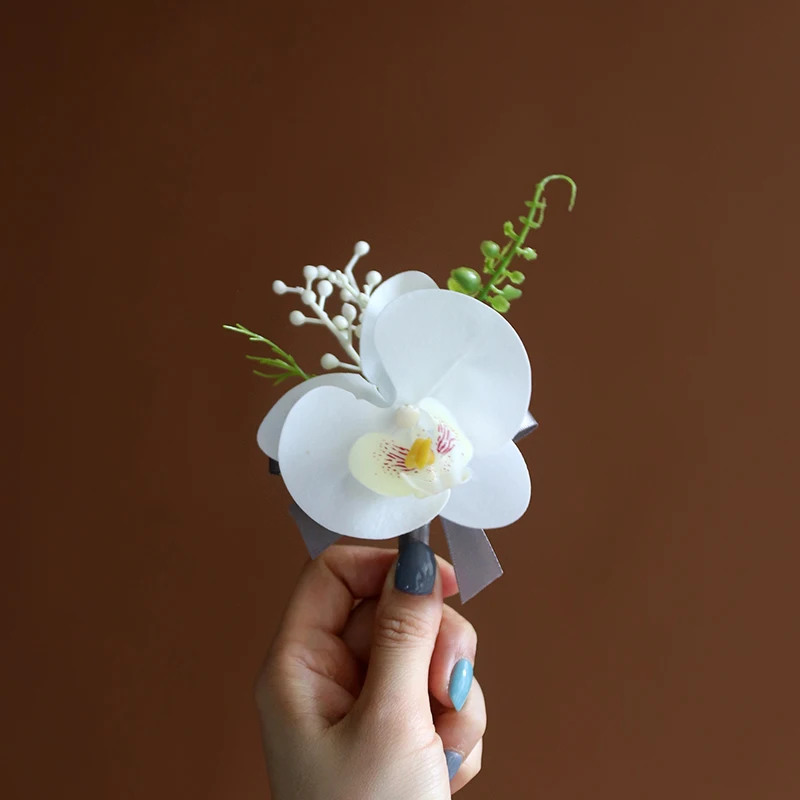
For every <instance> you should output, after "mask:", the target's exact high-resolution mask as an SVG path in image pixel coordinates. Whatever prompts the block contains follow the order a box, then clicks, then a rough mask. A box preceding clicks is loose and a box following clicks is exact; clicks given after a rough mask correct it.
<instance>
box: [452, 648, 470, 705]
mask: <svg viewBox="0 0 800 800" xmlns="http://www.w3.org/2000/svg"><path fill="white" fill-rule="evenodd" d="M471 688H472V663H471V662H470V661H469V660H468V659H466V658H462V659H461V660H460V661H459V662H457V663H456V665H455V666H454V667H453V671H452V672H451V673H450V686H448V687H447V693H448V694H449V695H450V700H451V701H452V703H453V708H455V710H456V711H461V709H462V708H464V703H466V702H467V695H468V694H469V690H470V689H471Z"/></svg>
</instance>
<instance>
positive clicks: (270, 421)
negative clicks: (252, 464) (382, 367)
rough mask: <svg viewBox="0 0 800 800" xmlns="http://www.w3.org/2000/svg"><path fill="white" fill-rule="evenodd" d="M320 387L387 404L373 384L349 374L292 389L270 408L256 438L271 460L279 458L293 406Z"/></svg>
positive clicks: (325, 377) (333, 375)
mask: <svg viewBox="0 0 800 800" xmlns="http://www.w3.org/2000/svg"><path fill="white" fill-rule="evenodd" d="M321 386H337V387H339V388H341V389H346V390H347V391H348V392H350V393H351V394H353V395H355V396H356V397H359V398H361V399H364V400H369V401H370V402H372V403H374V404H375V405H384V400H383V398H382V397H381V396H380V395H379V394H378V392H377V390H376V389H375V387H374V386H372V384H370V383H368V382H367V381H365V380H364V379H363V378H362V377H361V376H360V375H351V374H349V373H347V372H332V373H330V374H329V375H318V376H317V377H316V378H310V379H309V380H307V381H303V382H302V383H300V384H298V385H297V386H293V387H292V388H291V389H289V391H288V392H286V394H284V395H283V396H282V397H281V398H280V400H278V402H277V403H275V405H274V406H272V408H271V409H270V411H269V413H268V414H267V416H266V417H264V419H263V421H262V422H261V425H260V426H259V428H258V434H257V436H256V439H257V441H258V446H259V447H260V448H261V449H262V450H263V451H264V452H265V453H266V454H267V455H268V456H269V457H270V458H274V459H277V458H278V442H279V440H280V437H281V429H282V428H283V424H284V422H285V421H286V417H287V415H288V414H289V412H290V411H291V410H292V406H294V404H295V403H296V402H297V401H298V400H299V399H300V398H301V397H303V395H306V394H308V393H309V392H310V391H313V390H314V389H319V388H320V387H321Z"/></svg>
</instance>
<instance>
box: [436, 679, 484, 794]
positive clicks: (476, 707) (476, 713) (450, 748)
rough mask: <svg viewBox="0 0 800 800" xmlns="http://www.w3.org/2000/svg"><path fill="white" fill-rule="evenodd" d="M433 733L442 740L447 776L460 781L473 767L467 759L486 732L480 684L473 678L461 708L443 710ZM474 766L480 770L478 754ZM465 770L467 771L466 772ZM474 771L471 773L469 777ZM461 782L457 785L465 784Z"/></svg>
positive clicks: (472, 763)
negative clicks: (457, 709) (469, 690)
mask: <svg viewBox="0 0 800 800" xmlns="http://www.w3.org/2000/svg"><path fill="white" fill-rule="evenodd" d="M434 724H435V726H436V732H437V733H438V734H439V737H440V738H441V740H442V745H443V746H444V750H445V755H446V756H447V766H448V770H449V771H450V779H451V781H454V780H455V779H456V778H457V779H458V780H459V781H461V780H462V778H463V777H464V775H465V774H469V773H470V770H471V769H472V768H473V767H474V766H475V761H472V762H471V764H470V758H471V756H472V754H473V753H474V751H475V749H476V747H478V746H479V743H480V742H481V741H482V740H483V735H484V733H486V701H485V699H484V696H483V691H482V690H481V687H480V684H479V683H478V682H477V681H475V682H474V683H473V686H472V691H471V692H470V693H469V697H467V700H466V702H465V703H464V706H463V707H462V709H461V711H456V710H455V709H452V708H447V709H445V710H443V711H442V712H441V713H440V714H438V716H437V717H436V719H435V720H434ZM477 767H478V769H480V754H479V755H478V760H477ZM465 770H466V772H465ZM476 772H477V770H476V771H475V773H472V774H471V775H470V777H472V776H473V775H474V774H476ZM465 783H466V781H463V782H462V783H461V784H460V785H461V786H463V785H465Z"/></svg>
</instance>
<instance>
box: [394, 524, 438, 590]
mask: <svg viewBox="0 0 800 800" xmlns="http://www.w3.org/2000/svg"><path fill="white" fill-rule="evenodd" d="M435 584H436V556H435V555H434V554H433V550H431V549H430V547H428V545H427V544H425V542H421V541H420V540H419V539H412V538H411V537H410V536H401V537H400V555H399V556H398V557H397V568H396V570H395V573H394V585H395V587H396V588H398V589H399V590H400V591H401V592H405V593H406V594H430V593H431V592H432V591H433V587H434V585H435Z"/></svg>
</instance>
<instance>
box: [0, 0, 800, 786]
mask: <svg viewBox="0 0 800 800" xmlns="http://www.w3.org/2000/svg"><path fill="white" fill-rule="evenodd" d="M757 9H758V10H757ZM798 25H800V6H798V4H797V3H796V2H793V0H786V2H767V3H764V4H761V5H758V6H756V5H755V4H751V3H745V2H739V1H738V0H736V2H732V3H731V2H726V3H723V2H716V1H715V2H705V3H702V2H699V3H698V2H696V1H695V2H684V1H683V0H679V2H677V3H672V4H667V5H665V4H656V3H636V2H624V0H613V1H612V2H606V3H596V2H590V1H589V0H584V2H562V3H535V2H529V3H521V2H520V3H488V2H484V3H478V2H463V1H462V2H460V3H423V2H407V3H400V4H394V3H384V2H372V3H354V2H345V3H330V2H295V3H291V4H289V3H280V4H279V3H264V2H232V3H225V4H223V3H210V2H209V3H206V2H183V3H172V4H165V3H153V2H141V1H140V2H136V3H133V2H116V3H100V2H96V3H90V4H67V3H50V4H43V5H42V4H38V5H35V4H30V5H28V6H25V7H24V8H20V9H17V10H16V11H13V12H10V14H8V13H7V15H6V16H5V18H4V20H3V28H4V34H3V35H4V37H5V39H6V41H5V43H4V46H3V48H2V51H3V53H4V55H5V58H6V60H7V65H6V68H5V69H4V82H5V83H6V84H7V86H6V91H5V93H4V96H5V102H4V112H5V113H4V114H3V119H4V125H3V128H4V130H3V134H2V135H3V139H4V144H3V167H2V169H3V172H4V176H5V177H4V186H5V188H6V190H7V193H6V199H7V202H8V206H7V210H6V212H5V213H4V215H3V217H4V218H3V227H4V229H5V231H6V233H5V235H4V237H3V238H4V242H5V244H4V246H3V250H4V255H3V277H4V281H3V285H4V289H3V295H4V302H5V304H6V305H7V306H8V308H7V311H6V315H5V321H6V322H7V323H8V324H7V326H6V330H7V333H6V337H5V339H6V346H7V347H8V349H9V355H8V357H7V358H6V359H5V361H6V371H5V377H6V382H5V392H4V393H5V394H6V395H7V398H8V399H10V400H11V401H12V402H13V407H12V408H11V410H10V412H9V413H8V415H7V416H6V420H5V428H6V433H5V437H6V438H9V437H10V440H11V447H10V448H8V449H7V451H6V452H7V453H9V454H10V456H11V461H12V476H13V478H12V482H11V483H10V484H7V485H9V486H10V487H11V490H12V491H11V492H10V494H11V495H12V498H13V500H14V501H15V505H14V507H13V508H12V512H13V513H12V516H11V520H12V525H11V526H10V528H9V530H7V535H6V538H7V544H6V546H5V547H4V550H5V553H6V556H5V557H4V558H3V560H2V569H3V586H4V590H5V592H4V594H6V596H7V599H8V601H9V602H8V604H7V606H6V610H7V612H8V614H7V622H6V624H5V627H4V639H5V645H6V647H4V650H5V656H4V659H3V661H4V665H3V669H4V674H5V676H6V677H4V679H3V681H2V683H3V686H2V692H3V695H4V697H5V700H4V705H3V708H4V710H5V713H6V715H7V719H8V720H9V722H8V723H6V724H4V725H3V728H4V730H5V732H6V734H8V738H9V742H8V743H7V744H6V745H5V746H4V750H3V759H2V760H3V761H4V762H5V764H6V767H8V768H9V769H7V770H5V771H7V773H8V778H7V782H8V786H9V789H10V791H4V792H3V795H4V796H5V797H9V796H10V797H13V798H17V797H19V798H23V797H25V798H28V797H30V798H34V797H35V798H40V797H41V798H44V797H56V796H59V797H82V798H116V800H127V798H165V799H166V798H170V799H171V798H176V797H202V798H209V799H210V800H222V798H263V797H265V796H266V795H267V789H266V780H265V776H264V772H263V767H262V763H261V754H260V751H259V742H258V734H257V726H256V721H255V715H254V710H253V704H252V700H251V684H252V680H253V677H254V675H255V672H256V669H257V667H258V664H259V661H260V659H261V656H262V654H263V652H264V650H265V647H266V645H267V643H268V641H269V639H270V637H271V635H272V633H273V631H274V630H275V626H276V622H277V619H278V615H279V613H280V610H281V608H282V606H283V604H284V602H285V600H286V598H287V596H288V594H289V592H290V590H291V588H292V585H293V583H294V581H295V578H296V576H297V574H298V571H299V570H300V569H301V567H302V565H303V563H304V560H305V557H304V553H303V549H302V546H301V543H300V541H299V539H298V536H297V535H296V534H295V531H294V530H293V529H292V527H291V525H290V522H289V520H288V518H287V515H286V508H287V496H286V493H285V490H284V489H283V486H282V485H281V483H280V481H279V480H276V479H270V478H269V476H268V475H267V464H266V460H265V458H264V457H263V456H262V455H261V453H260V452H259V451H258V450H257V448H256V444H255V431H256V428H257V426H258V423H259V421H260V419H261V417H262V415H263V414H264V413H265V411H266V410H267V409H268V407H269V405H270V404H271V403H272V402H273V401H274V400H275V399H276V397H277V396H278V394H277V392H276V391H275V390H273V389H271V388H270V387H269V386H268V385H267V384H266V383H265V382H263V381H260V380H259V379H257V378H255V377H253V376H251V375H250V374H249V371H248V365H247V364H246V362H245V361H244V360H243V355H244V353H245V352H246V351H247V344H246V342H245V341H244V340H240V339H238V338H237V337H235V336H234V335H233V334H226V333H223V331H222V330H221V325H222V323H224V322H235V321H241V322H244V323H247V324H249V325H251V326H252V327H254V328H256V329H257V330H259V331H262V332H267V333H269V334H271V335H273V336H274V337H275V338H276V339H278V340H279V341H281V342H286V341H289V340H290V339H292V337H293V336H295V334H296V330H295V329H293V328H291V326H290V325H289V323H288V320H287V315H288V312H289V310H290V309H291V307H292V303H291V302H290V300H289V299H288V298H277V297H275V296H274V295H273V294H272V293H271V292H270V285H271V282H272V281H273V280H274V279H275V278H277V277H283V276H289V275H295V274H296V273H297V270H298V269H299V268H300V267H302V265H303V264H305V263H314V264H317V263H327V264H330V265H334V266H335V265H341V264H342V263H343V261H344V260H345V259H346V258H347V255H348V254H349V252H350V249H351V247H352V244H353V242H354V241H355V240H357V239H359V238H364V239H367V240H369V241H370V242H371V244H372V247H373V251H372V254H371V255H370V256H369V258H368V261H366V262H364V264H365V266H368V267H369V268H374V269H378V270H381V271H383V272H384V273H385V274H388V273H391V272H394V271H397V270H401V269H405V268H419V269H422V270H426V271H429V272H431V273H432V274H433V275H435V276H436V277H437V278H439V279H441V280H444V279H445V277H446V275H447V273H448V272H449V270H450V269H452V268H453V267H456V266H459V265H460V264H464V263H466V264H472V265H473V266H474V265H475V264H476V263H477V261H478V259H479V255H478V251H477V245H478V243H479V241H480V240H481V239H483V238H486V237H495V236H498V235H499V234H500V225H501V223H502V221H503V220H504V219H506V218H509V217H512V216H514V215H515V214H517V213H519V212H520V211H521V210H522V207H521V203H522V201H523V200H525V199H526V198H527V197H529V196H530V195H531V193H532V189H533V185H534V183H535V182H536V180H538V179H539V178H540V177H541V176H543V175H544V174H546V173H548V172H555V171H565V172H568V173H570V174H571V175H573V176H574V178H575V179H576V180H577V182H578V184H579V187H580V190H579V195H578V203H577V206H576V209H575V211H574V213H573V214H572V215H569V214H568V213H567V212H566V207H565V205H566V200H567V192H566V191H565V189H564V188H561V187H557V186H556V187H554V188H553V190H552V192H550V208H549V216H548V219H547V222H546V225H545V228H544V229H543V230H542V231H541V233H539V234H537V235H536V236H535V242H534V246H536V247H537V248H538V250H539V252H540V259H539V261H538V262H537V263H536V264H535V265H531V269H530V270H529V278H528V281H527V283H526V284H525V296H524V298H523V300H521V301H520V302H519V303H518V304H517V305H516V307H515V308H514V310H513V312H512V315H511V320H512V322H513V323H514V324H515V325H516V326H518V328H519V330H520V332H521V334H522V336H523V338H524V340H525V341H526V343H527V345H528V347H529V350H530V354H531V358H532V362H533V365H534V375H535V390H534V409H535V412H536V415H537V417H539V419H540V420H541V423H542V425H541V429H540V431H539V432H538V433H537V434H536V435H535V436H534V437H531V438H530V439H529V440H527V441H526V442H525V445H524V448H523V449H524V452H525V455H526V457H527V460H528V463H529V466H530V469H531V472H532V476H533V481H534V496H533V502H532V505H531V509H530V511H529V513H528V514H527V516H526V517H525V519H524V520H523V521H522V522H520V523H519V524H517V525H515V526H514V527H513V528H511V529H508V530H505V531H499V532H497V533H496V534H495V535H494V536H493V541H494V542H495V544H496V547H497V550H498V553H499V555H500V557H501V559H502V560H503V562H504V563H505V565H506V568H507V572H506V576H505V577H504V578H503V579H502V581H501V582H499V583H497V584H495V585H494V586H493V587H491V588H490V589H489V590H487V591H486V592H485V593H484V594H483V595H481V596H480V597H479V598H477V599H476V600H475V601H473V602H472V603H470V604H469V605H468V606H467V607H466V613H467V615H468V616H469V617H470V619H471V620H472V621H473V622H474V623H475V625H476V627H477V628H478V631H479V634H480V637H481V647H480V653H479V659H478V664H477V673H478V675H479V676H480V678H481V680H482V682H483V685H484V686H485V690H486V694H487V696H488V702H489V711H490V727H489V732H488V738H487V745H486V752H485V760H484V763H485V767H484V771H483V773H482V774H481V775H480V777H479V778H478V779H477V780H476V781H475V782H474V785H473V786H471V787H469V788H468V789H466V790H465V791H464V793H463V797H464V798H465V799H466V798H490V797H498V796H502V797H524V798H527V797H531V798H537V797H541V798H548V799H549V800H556V799H557V798H558V799H559V800H561V799H562V798H563V799H565V800H567V799H570V800H571V799H572V798H575V799H579V798H616V799H617V800H621V799H622V798H625V799H627V798H631V800H633V799H634V798H636V799H637V800H638V799H639V798H649V799H650V800H659V799H660V798H678V797H680V798H698V799H699V798H702V800H708V798H717V797H719V798H722V797H724V798H768V799H769V800H773V799H774V800H783V799H784V798H786V799H788V798H792V797H796V796H797V795H798V792H800V723H799V722H798V712H800V703H798V692H797V688H796V682H797V676H798V674H800V659H798V650H797V634H798V624H797V617H798V614H797V612H798V591H797V589H796V586H795V576H796V572H797V563H798V559H797V556H798V547H797V543H796V539H797V533H798V529H799V526H798V525H797V524H796V519H795V515H794V514H792V513H790V512H791V510H792V507H793V503H791V502H790V501H789V498H781V496H780V491H781V490H782V489H783V490H786V489H790V490H791V489H792V487H793V485H794V484H795V482H796V461H795V459H794V457H790V456H789V455H787V454H785V453H784V452H783V450H782V449H781V440H783V439H785V438H786V436H787V435H788V427H787V426H786V425H783V426H782V427H781V429H780V430H779V431H776V432H774V433H773V431H772V427H773V426H771V425H770V422H774V421H775V420H776V419H778V417H779V414H780V408H779V406H778V398H781V397H782V398H785V397H786V395H785V393H784V392H783V391H781V392H778V391H777V389H776V385H775V384H776V382H777V380H778V378H779V376H782V375H787V374H791V373H793V372H795V371H796V370H797V359H796V352H795V350H796V348H795V343H796V342H797V334H796V329H795V328H794V321H795V314H794V307H795V306H796V300H797V288H798V286H797V281H796V279H794V278H793V277H792V276H791V275H790V269H791V271H792V272H794V271H795V269H794V264H795V263H796V260H797V259H796V251H797V243H796V240H795V238H794V237H791V236H790V233H791V232H793V227H795V225H794V220H795V218H796V214H797V211H798V208H797V202H796V196H797V194H796V188H795V187H796V183H795V182H796V181H797V179H798V177H800V176H799V175H798V156H797V143H798V138H799V137H798V133H800V128H799V127H798V118H797V109H796V104H797V95H796V89H797V78H798V67H799V66H800V57H798V46H797V33H798ZM790 279H791V282H790ZM767 334H772V339H771V342H770V341H768V339H767ZM319 335H320V336H321V334H319ZM321 341H322V340H321V339H320V338H318V335H317V334H316V332H314V331H303V332H302V333H301V334H299V335H298V338H297V342H298V344H297V350H298V351H299V353H298V354H299V356H300V357H301V358H302V361H304V362H305V363H307V364H308V363H309V362H310V360H312V359H313V357H314V356H315V354H319V352H321V347H322V344H321ZM787 408H789V409H791V405H788V404H787ZM787 419H788V417H787ZM9 534H10V535H9Z"/></svg>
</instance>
